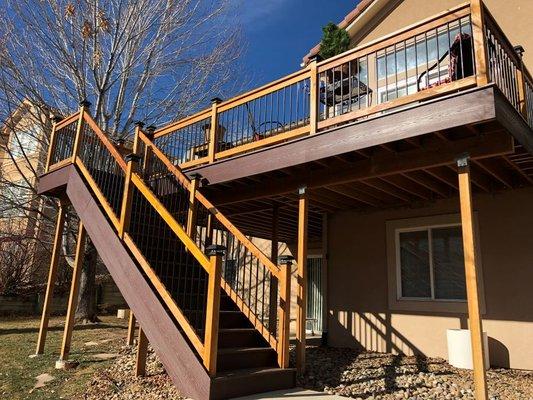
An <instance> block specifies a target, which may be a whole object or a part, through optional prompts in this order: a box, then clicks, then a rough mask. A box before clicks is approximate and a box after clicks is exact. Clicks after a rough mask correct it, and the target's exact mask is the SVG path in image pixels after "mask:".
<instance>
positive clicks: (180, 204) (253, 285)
mask: <svg viewBox="0 0 533 400" xmlns="http://www.w3.org/2000/svg"><path fill="white" fill-rule="evenodd" d="M64 121H68V122H64ZM64 121H62V122H60V123H58V124H56V125H55V126H54V127H53V130H52V135H51V141H50V142H51V144H52V146H51V147H50V149H49V155H48V159H49V165H48V168H47V172H49V171H53V170H55V169H58V168H60V167H63V166H65V165H67V164H74V165H76V167H77V168H78V170H79V171H80V173H81V174H82V175H83V177H84V178H85V180H86V182H87V184H88V186H89V187H90V188H91V189H92V191H93V193H94V195H95V197H96V198H97V199H98V201H99V203H100V204H101V206H102V208H103V210H104V211H105V213H106V215H107V217H108V218H109V220H110V222H111V223H112V225H113V226H114V227H115V229H116V231H117V235H119V237H120V238H121V239H122V240H123V241H124V243H125V245H126V246H127V247H128V248H129V250H130V251H131V253H132V255H133V256H134V257H135V259H136V260H137V263H138V265H139V266H140V268H142V270H143V272H144V273H145V275H146V277H147V278H148V279H149V280H150V282H151V283H152V285H153V287H154V288H155V290H157V292H158V294H159V296H160V298H161V299H162V301H163V302H164V303H165V306H166V307H167V308H168V310H169V311H170V312H171V314H172V316H173V317H174V318H175V320H176V321H177V323H179V325H180V327H181V328H182V330H183V332H184V333H185V334H186V336H187V338H188V339H189V341H190V342H191V344H192V346H193V347H194V348H195V350H196V351H197V352H198V354H199V356H200V357H201V358H202V359H203V361H204V365H205V367H206V369H207V370H208V372H209V373H210V374H212V375H214V374H216V354H217V341H218V323H217V321H218V314H219V304H220V288H223V289H224V290H225V292H226V293H227V294H228V295H229V296H230V297H231V298H232V299H233V300H234V301H235V303H236V304H237V306H238V307H239V308H240V310H241V311H242V312H243V313H244V314H245V315H246V316H247V317H248V318H249V320H250V321H251V322H252V323H253V325H254V326H255V327H256V329H257V330H258V331H259V332H260V333H261V334H262V335H263V337H264V338H265V339H266V340H267V341H268V342H269V343H270V345H271V346H272V347H273V348H274V349H275V350H276V351H277V352H278V354H279V357H278V360H279V364H280V366H281V367H284V368H286V367H288V343H289V340H288V338H289V335H288V330H287V329H285V327H287V326H288V323H287V322H288V321H289V318H290V315H289V311H290V299H289V298H286V297H287V296H286V293H285V292H282V294H281V295H278V293H277V291H276V292H275V294H274V295H272V291H271V286H270V285H271V284H272V282H277V281H280V280H281V282H282V285H281V286H282V287H287V286H288V287H290V283H289V282H290V271H289V272H287V269H286V268H280V267H278V266H277V264H276V263H274V262H272V261H271V260H270V259H269V258H268V257H267V256H266V255H265V254H264V253H263V252H262V251H261V250H259V249H258V248H257V246H255V245H254V244H253V242H252V241H251V240H250V239H249V238H247V237H246V236H245V235H243V234H242V233H241V232H240V231H239V230H238V229H237V228H236V227H235V226H234V225H233V224H232V223H231V222H230V221H229V220H228V219H227V218H226V217H224V216H223V215H222V214H221V213H220V212H219V211H218V210H217V209H216V208H215V207H214V206H213V204H212V203H210V202H209V201H208V200H207V199H206V198H205V197H204V196H203V195H202V194H201V193H200V192H199V191H198V182H197V181H192V182H191V181H190V180H189V179H188V178H187V177H186V176H185V175H184V174H183V173H182V171H181V170H180V169H179V168H178V167H176V166H175V165H174V164H173V163H172V161H171V160H170V159H169V158H168V157H166V156H165V155H164V154H163V152H162V151H161V150H159V149H158V147H157V146H155V145H154V144H153V142H152V141H151V140H150V139H149V138H148V137H147V136H146V134H145V133H144V132H143V131H142V128H141V126H138V127H137V128H136V130H135V138H134V142H133V149H132V153H131V154H130V155H128V156H126V161H125V160H124V159H123V157H122V155H121V154H120V153H119V151H118V150H117V148H116V147H115V145H114V144H113V143H112V142H111V140H110V139H109V138H108V137H107V136H106V134H105V133H104V132H103V131H102V130H101V129H100V128H99V127H98V125H97V124H96V123H95V121H94V120H93V119H92V118H91V116H90V115H89V113H88V111H87V109H86V107H85V106H82V108H81V109H80V111H79V112H78V113H76V114H73V115H72V116H70V117H68V118H67V119H65V120H64ZM141 160H142V162H141ZM283 293H285V294H283ZM279 304H282V306H278V305H279ZM272 313H275V314H279V326H280V327H281V328H282V329H277V326H278V322H277V319H278V318H277V317H276V316H275V314H274V319H273V318H272ZM272 321H274V322H273V323H272Z"/></svg>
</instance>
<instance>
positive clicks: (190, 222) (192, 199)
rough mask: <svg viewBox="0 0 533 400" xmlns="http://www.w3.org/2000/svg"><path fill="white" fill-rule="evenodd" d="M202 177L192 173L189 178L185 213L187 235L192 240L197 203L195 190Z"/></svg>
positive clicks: (194, 234)
mask: <svg viewBox="0 0 533 400" xmlns="http://www.w3.org/2000/svg"><path fill="white" fill-rule="evenodd" d="M201 178H202V177H201V176H200V175H198V174H194V175H193V176H192V179H191V186H190V189H189V211H188V213H187V235H189V237H190V238H191V239H192V240H195V238H196V215H197V210H198V203H197V202H196V191H197V190H198V186H199V185H200V179H201Z"/></svg>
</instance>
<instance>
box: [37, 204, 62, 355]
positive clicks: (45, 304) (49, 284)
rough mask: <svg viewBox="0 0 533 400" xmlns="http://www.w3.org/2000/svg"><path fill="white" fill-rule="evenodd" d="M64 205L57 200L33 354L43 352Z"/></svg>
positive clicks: (55, 273) (56, 266) (58, 251)
mask: <svg viewBox="0 0 533 400" xmlns="http://www.w3.org/2000/svg"><path fill="white" fill-rule="evenodd" d="M65 213H66V205H65V204H64V203H63V201H60V202H59V210H58V212H57V221H56V230H55V236H54V247H53V248H52V258H51V259H50V271H49V272H48V282H47V284H46V294H45V296H44V302H43V313H42V316H41V325H40V327H39V337H38V338H37V349H36V351H35V354H43V353H44V345H45V343H46V334H47V333H48V321H49V320H50V310H51V307H52V299H53V297H54V285H55V283H56V278H57V269H58V266H59V255H60V253H61V241H62V240H63V230H64V227H65Z"/></svg>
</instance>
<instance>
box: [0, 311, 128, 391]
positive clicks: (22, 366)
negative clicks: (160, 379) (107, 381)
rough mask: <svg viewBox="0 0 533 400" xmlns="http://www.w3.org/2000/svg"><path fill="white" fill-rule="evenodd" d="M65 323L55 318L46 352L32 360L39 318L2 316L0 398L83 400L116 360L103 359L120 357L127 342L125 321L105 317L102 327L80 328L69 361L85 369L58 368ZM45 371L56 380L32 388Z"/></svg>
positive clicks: (82, 326) (89, 326)
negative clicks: (99, 375)
mask: <svg viewBox="0 0 533 400" xmlns="http://www.w3.org/2000/svg"><path fill="white" fill-rule="evenodd" d="M64 320H65V318H64V317H56V318H52V319H51V320H50V329H49V331H48V336H47V339H46V347H45V354H44V355H41V356H37V357H34V358H30V357H29V356H30V355H31V354H34V353H35V346H36V343H37V334H38V331H39V319H38V318H18V317H17V318H3V317H1V318H0V398H2V399H10V400H15V399H28V400H32V399H39V400H41V399H42V400H44V399H58V398H59V399H61V398H63V399H73V398H79V397H81V395H82V394H83V393H84V392H85V390H86V388H87V383H88V381H89V380H90V379H91V377H92V376H93V375H94V373H95V372H96V371H97V370H100V369H102V368H106V367H107V366H108V365H109V364H110V363H111V362H112V361H111V360H105V359H104V360H103V359H102V358H106V357H107V355H109V354H115V353H116V352H117V351H118V350H119V349H120V347H121V346H123V345H124V344H125V340H126V332H127V321H126V320H121V319H117V318H115V317H113V316H105V317H101V320H102V322H101V323H100V324H91V325H85V326H84V325H80V326H76V327H75V328H74V333H73V336H72V346H71V353H70V354H71V355H70V357H69V359H71V360H73V361H79V362H80V365H79V366H78V367H77V368H76V369H74V370H71V371H59V370H56V369H55V368H54V365H55V361H56V360H57V359H58V358H59V349H60V346H61V340H62V336H63V327H64ZM45 373H48V374H50V375H51V376H53V380H51V381H50V382H47V383H46V385H45V386H44V387H41V388H37V389H34V390H32V388H33V387H34V386H35V384H36V382H37V380H36V377H37V376H39V375H41V374H45Z"/></svg>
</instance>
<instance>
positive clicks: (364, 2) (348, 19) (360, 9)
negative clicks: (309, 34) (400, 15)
mask: <svg viewBox="0 0 533 400" xmlns="http://www.w3.org/2000/svg"><path fill="white" fill-rule="evenodd" d="M376 1H377V0H361V1H360V2H359V4H357V6H356V7H355V8H354V9H353V10H352V11H350V12H349V13H348V15H346V16H345V17H344V19H343V20H342V21H341V22H339V23H338V24H337V26H338V27H339V28H341V29H346V28H348V27H349V26H350V25H351V24H352V23H353V22H354V21H355V20H356V19H357V18H358V17H359V16H360V15H361V14H363V13H364V12H365V11H366V10H367V9H368V8H369V7H370V6H371V5H372V4H373V3H375V2H376ZM319 51H320V43H319V44H317V45H316V46H315V47H313V48H312V49H311V50H309V53H307V54H306V55H305V56H304V57H303V59H302V66H305V65H307V64H308V63H309V60H310V59H311V58H313V57H315V56H316V55H317V54H318V52H319Z"/></svg>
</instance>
